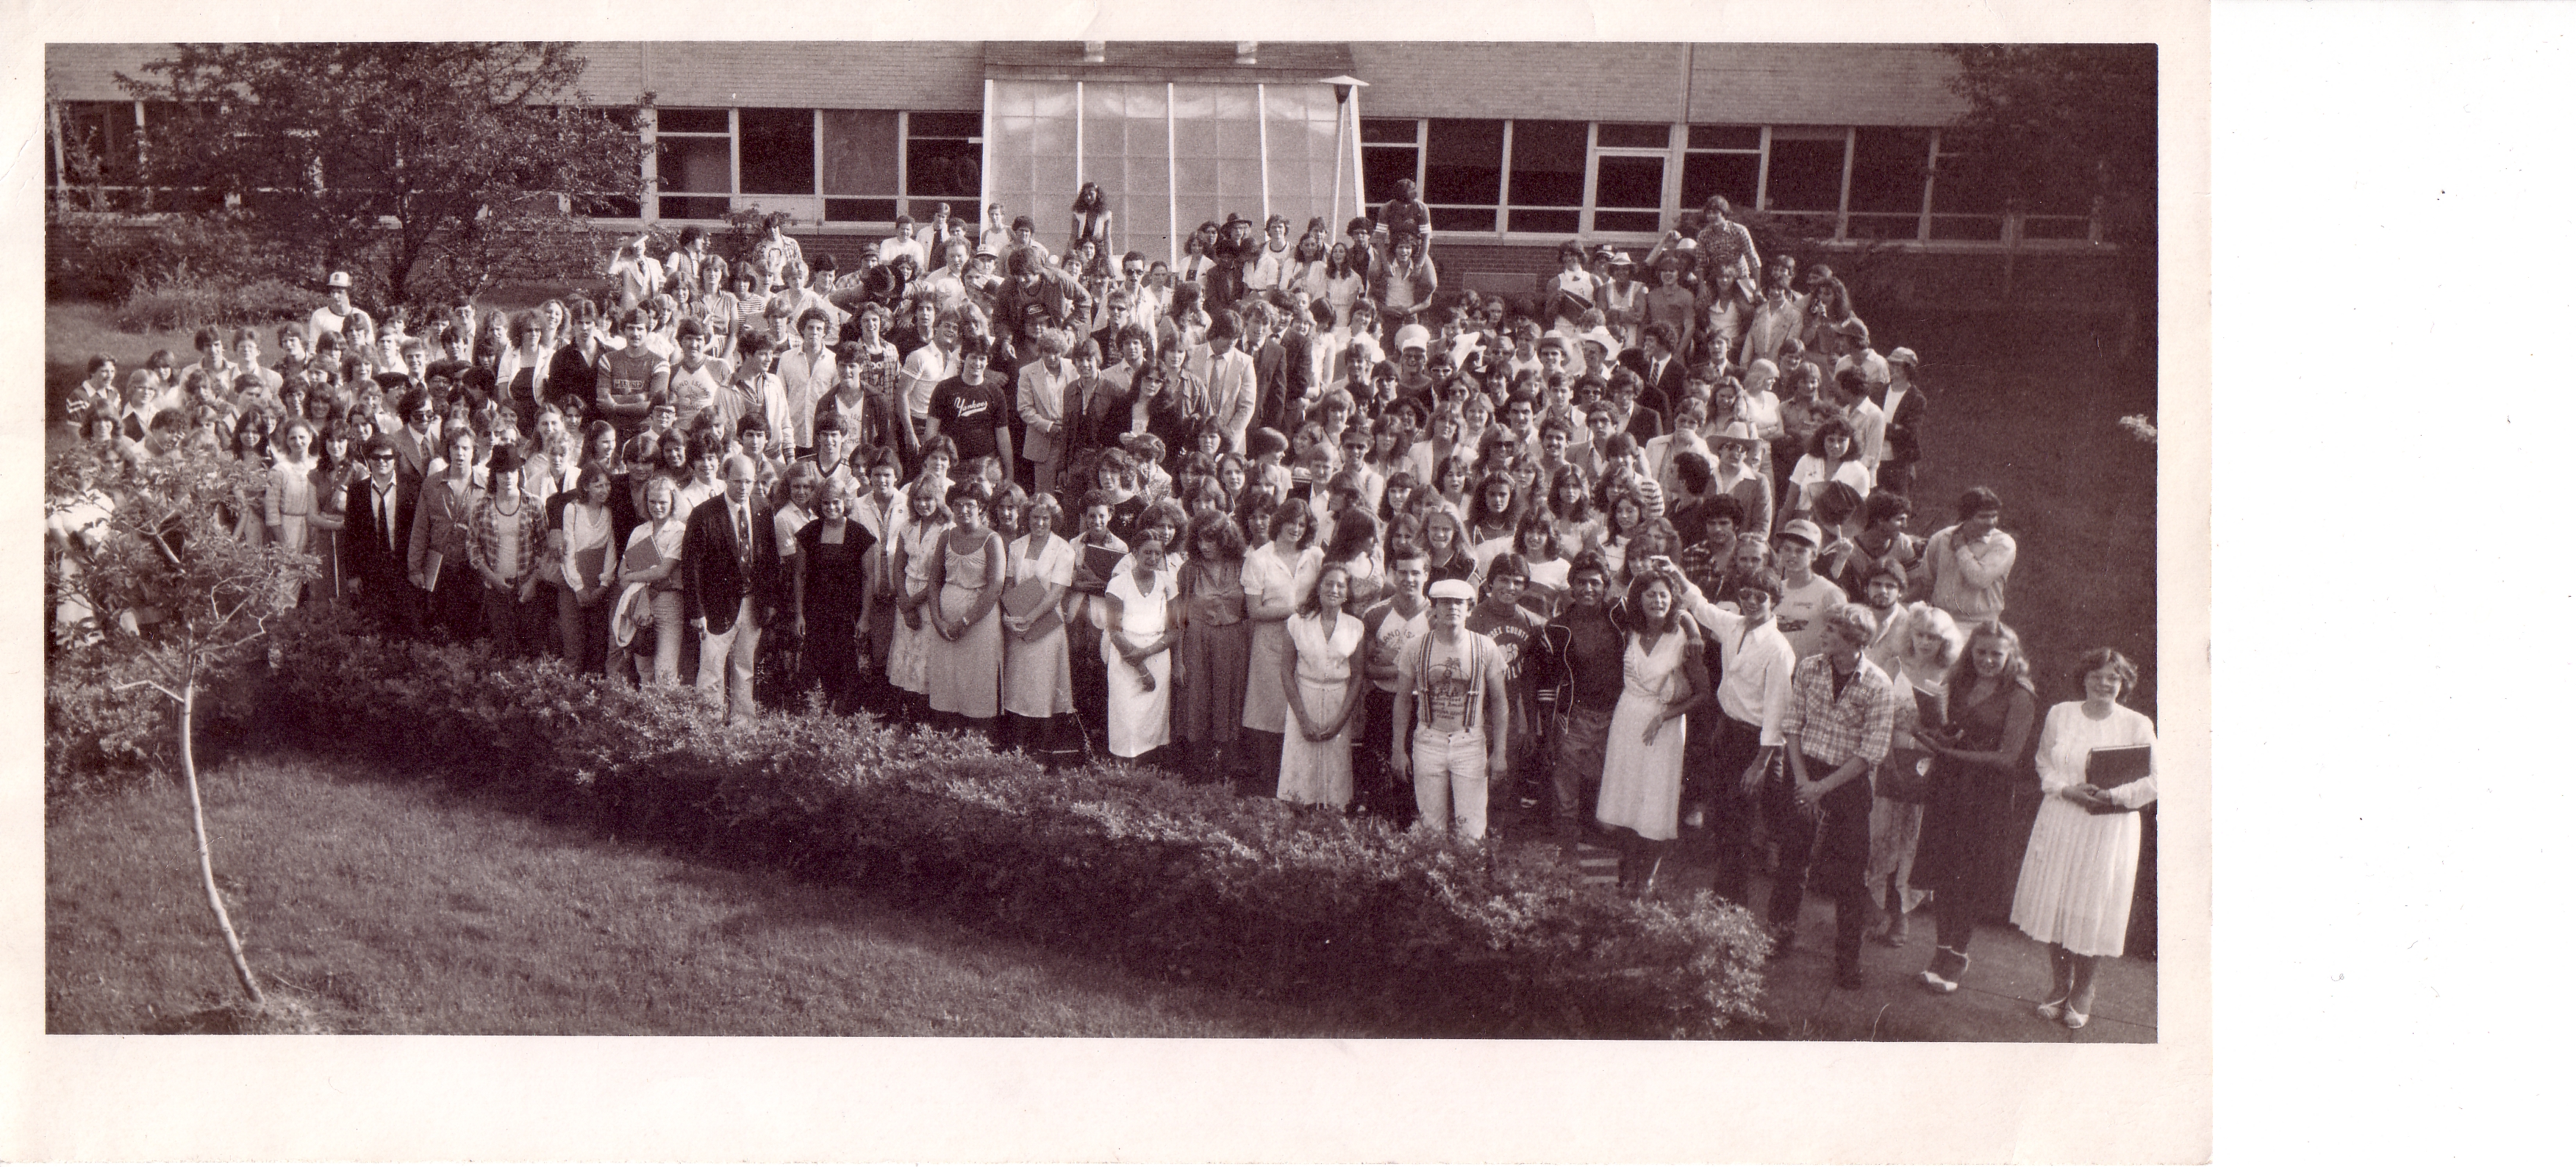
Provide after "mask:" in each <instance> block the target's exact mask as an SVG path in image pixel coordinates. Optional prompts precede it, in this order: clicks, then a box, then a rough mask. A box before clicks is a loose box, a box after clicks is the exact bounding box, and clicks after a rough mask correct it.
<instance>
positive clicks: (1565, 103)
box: [1351, 41, 1689, 122]
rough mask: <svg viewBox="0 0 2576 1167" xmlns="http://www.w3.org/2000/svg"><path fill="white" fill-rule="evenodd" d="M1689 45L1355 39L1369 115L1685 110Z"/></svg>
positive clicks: (1634, 117) (1654, 116)
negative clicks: (1539, 43) (1434, 41)
mask: <svg viewBox="0 0 2576 1167" xmlns="http://www.w3.org/2000/svg"><path fill="white" fill-rule="evenodd" d="M1688 63H1689V46H1687V45H1675V44H1552V45H1526V44H1457V43H1448V44H1422V43H1415V42H1384V41H1379V42H1369V41H1359V42H1353V43H1352V45H1351V75H1352V76H1354V77H1357V78H1359V79H1360V80H1363V81H1366V82H1368V83H1369V87H1368V88H1367V89H1364V90H1362V91H1361V92H1360V113H1361V114H1362V115H1363V116H1370V117H1480V118H1490V117H1528V118H1567V119H1572V120H1576V121H1648V122H1675V121H1680V120H1682V110H1683V106H1684V100H1685V97H1686V87H1687V82H1688V80H1689V73H1688V70H1687V68H1686V66H1687V65H1688Z"/></svg>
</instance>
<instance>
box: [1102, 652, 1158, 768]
mask: <svg viewBox="0 0 2576 1167" xmlns="http://www.w3.org/2000/svg"><path fill="white" fill-rule="evenodd" d="M1100 659H1101V660H1102V661H1103V662H1104V663H1106V664H1107V665H1108V667H1109V719H1108V720H1109V752H1110V753H1112V754H1115V755H1117V756H1118V757H1121V758H1134V757H1140V756H1142V755H1145V754H1148V753H1151V752H1153V751H1155V750H1158V749H1161V748H1162V747H1164V746H1167V745H1170V744H1171V741H1172V654H1171V653H1169V652H1158V653H1155V654H1154V655H1152V656H1149V657H1146V658H1145V663H1144V665H1143V666H1142V667H1143V669H1144V671H1145V672H1146V673H1148V674H1151V675H1152V676H1153V678H1154V687H1153V689H1152V690H1151V691H1148V690H1147V689H1146V688H1145V683H1144V681H1143V680H1141V679H1139V675H1138V673H1137V669H1138V667H1139V666H1136V665H1131V664H1129V663H1127V660H1126V658H1124V657H1121V656H1119V655H1118V649H1117V642H1116V639H1115V638H1114V637H1108V636H1104V637H1101V638H1100Z"/></svg>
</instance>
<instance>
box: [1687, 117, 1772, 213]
mask: <svg viewBox="0 0 2576 1167" xmlns="http://www.w3.org/2000/svg"><path fill="white" fill-rule="evenodd" d="M1689 143H1690V145H1689V148H1688V152H1687V153H1685V154H1683V155H1682V205H1681V209H1682V210H1686V211H1690V210H1698V209H1699V208H1701V207H1704V206H1707V205H1708V200H1709V199H1710V198H1711V197H1712V196H1718V197H1723V198H1725V199H1726V201H1727V204H1728V205H1730V206H1733V207H1738V208H1741V209H1744V210H1751V209H1753V208H1754V207H1756V206H1759V205H1761V203H1760V200H1761V197H1762V127H1760V126H1692V127H1691V128H1690V136H1689Z"/></svg>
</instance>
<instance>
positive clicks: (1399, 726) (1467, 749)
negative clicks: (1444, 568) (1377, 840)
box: [1388, 579, 1512, 839]
mask: <svg viewBox="0 0 2576 1167" xmlns="http://www.w3.org/2000/svg"><path fill="white" fill-rule="evenodd" d="M1475 602H1476V589H1475V588H1473V587H1471V586H1469V585H1468V583H1467V581H1465V580H1457V579H1444V580H1441V581H1439V582H1438V583H1435V584H1432V585H1431V622H1430V631H1429V632H1428V633H1427V634H1425V635H1424V636H1423V637H1422V638H1421V639H1418V640H1416V641H1414V642H1413V643H1412V644H1409V645H1407V646H1405V648H1404V650H1403V653H1402V655H1400V656H1399V657H1398V658H1397V660H1396V682H1395V701H1394V714H1395V725H1394V731H1395V732H1394V749H1393V751H1392V753H1391V754H1390V755H1389V757H1388V765H1389V766H1390V767H1391V768H1392V769H1393V770H1394V771H1395V773H1396V775H1397V777H1399V778H1401V777H1402V776H1403V775H1404V774H1405V773H1406V772H1407V771H1408V770H1410V771H1411V772H1412V775H1413V798H1414V804H1415V806H1416V807H1417V808H1418V809H1419V810H1420V812H1421V816H1422V817H1421V819H1420V821H1419V822H1418V823H1417V824H1416V825H1417V826H1419V827H1420V828H1422V829H1424V830H1428V831H1436V832H1449V833H1454V834H1458V835H1463V836H1465V837H1466V838H1469V839H1482V838H1484V837H1485V795H1486V791H1487V789H1488V784H1489V783H1490V782H1491V781H1492V780H1494V779H1498V778H1501V777H1503V776H1504V774H1505V773H1506V757H1507V754H1508V747H1509V743H1510V741H1511V719H1512V713H1511V698H1510V696H1509V693H1508V689H1507V686H1508V684H1509V675H1508V674H1509V670H1508V668H1507V666H1506V665H1505V663H1504V661H1503V650H1502V649H1501V648H1500V647H1499V646H1497V645H1496V644H1495V643H1494V641H1493V638H1492V637H1489V636H1486V635H1484V634H1483V633H1479V632H1469V631H1467V628H1466V620H1467V608H1468V607H1469V606H1470V605H1472V604H1474V603H1475ZM1408 733H1409V734H1410V736H1407V735H1408ZM1408 747H1409V748H1408Z"/></svg>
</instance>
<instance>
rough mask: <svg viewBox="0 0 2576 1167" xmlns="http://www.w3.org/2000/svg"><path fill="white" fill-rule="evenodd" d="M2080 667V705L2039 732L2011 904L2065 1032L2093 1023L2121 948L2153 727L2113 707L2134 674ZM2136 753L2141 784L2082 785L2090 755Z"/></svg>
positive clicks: (2104, 655)
mask: <svg viewBox="0 0 2576 1167" xmlns="http://www.w3.org/2000/svg"><path fill="white" fill-rule="evenodd" d="M1971 639H1972V643H1971V646H1970V649H1969V653H1970V658H1971V660H1973V659H1974V656H1975V653H1976V651H1977V647H1978V646H1977V645H1975V644H1974V643H1973V636H1972V638H1971ZM2080 667H2081V669H2082V676H2083V679H2084V699H2083V700H2082V701H2068V702H2064V703H2062V704H2059V705H2057V706H2054V707H2052V708H2051V709H2049V711H2048V719H2047V721H2046V722H2045V723H2044V724H2043V725H2042V726H2041V728H2040V732H2039V755H2038V764H2039V789H2040V794H2041V795H2042V798H2041V801H2040V804H2039V820H2038V821H2037V822H2036V823H2034V824H2032V826H2031V829H2030V844H2029V846H2028V847H2027V848H2025V849H2024V850H2023V852H2022V860H2021V882H2020V884H2019V885H2018V886H2016V887H2015V888H2014V889H2013V903H2012V922H2013V926H2014V927H2017V928H2020V929H2021V930H2022V931H2023V932H2024V933H2027V934H2028V935H2029V936H2030V938H2031V939H2033V940H2037V941H2039V942H2041V943H2043V944H2046V945H2048V960H2049V967H2050V969H2051V971H2052V978H2051V981H2050V989H2049V996H2048V999H2047V1000H2046V1001H2044V1002H2042V1003H2041V1004H2040V1006H2039V1015H2040V1016H2042V1017H2046V1018H2049V1019H2051V1020H2054V1021H2058V1022H2061V1023H2063V1024H2064V1025H2065V1026H2066V1027H2067V1028H2068V1029H2082V1028H2084V1026H2085V1023H2087V1022H2089V1021H2091V1020H2092V1013H2093V977H2094V971H2095V969H2096V968H2097V967H2099V965H2100V964H2101V960H2102V958H2103V957H2106V956H2118V955H2120V954H2121V952H2122V951H2124V950H2125V948H2126V945H2127V943H2128V935H2129V907H2130V903H2131V900H2132V897H2133V896H2134V895H2135V893H2136V890H2137V883H2138V847H2139V840H2140V839H2141V838H2142V837H2143V835H2144V828H2143V827H2142V825H2141V822H2140V816H2139V813H2138V812H2139V811H2140V810H2141V809H2143V808H2144V807H2145V806H2146V805H2147V804H2148V803H2150V802H2154V801H2155V799H2156V774H2155V763H2154V760H2153V759H2154V755H2153V753H2152V751H2153V749H2154V747H2155V744H2156V726H2155V723H2154V722H2153V721H2150V720H2148V718H2147V715H2146V714H2143V713H2140V712H2138V711H2137V710H2134V709H2130V708H2127V707H2125V706H2122V705H2121V704H2120V699H2121V698H2122V697H2124V696H2126V695H2127V694H2128V693H2129V691H2130V689H2131V688H2132V687H2133V686H2135V685H2136V684H2137V683H2138V666H2136V665H2134V664H2131V663H2129V658H2127V657H2125V656H2122V655H2120V654H2119V653H2118V652H2117V651H2114V650H2112V649H2108V648H2097V649H2094V650H2093V651H2091V652H2088V653H2086V654H2084V658H2083V662H2082V664H2081V666H2080ZM2135 746H2145V747H2148V749H2149V750H2150V753H2149V755H2148V757H2149V761H2148V763H2147V772H2146V774H2145V776H2143V777H2140V778H2136V779H2133V780H2131V781H2128V782H2124V783H2121V784H2119V785H2117V786H2113V787H2110V788H2109V789H2104V788H2102V787H2100V786H2097V785H2095V784H2094V783H2093V782H2091V781H2090V780H2089V778H2090V777H2091V773H2090V769H2089V766H2090V761H2091V758H2092V756H2093V752H2094V751H2095V750H2100V749H2116V748H2121V747H2135ZM1934 900H1935V902H1936V903H1937V902H1938V901H1939V897H1937V896H1936V897H1934ZM1936 987H1937V986H1936Z"/></svg>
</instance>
